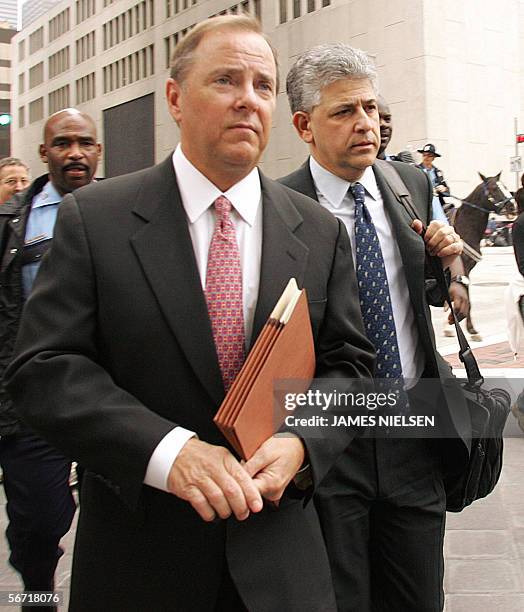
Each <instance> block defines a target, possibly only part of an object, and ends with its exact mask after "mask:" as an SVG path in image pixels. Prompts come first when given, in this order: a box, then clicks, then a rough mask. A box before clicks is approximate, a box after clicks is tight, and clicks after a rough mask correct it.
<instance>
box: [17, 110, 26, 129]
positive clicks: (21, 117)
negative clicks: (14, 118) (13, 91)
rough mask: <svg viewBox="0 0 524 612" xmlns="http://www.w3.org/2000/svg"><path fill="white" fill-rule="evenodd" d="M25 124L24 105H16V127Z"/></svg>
mask: <svg viewBox="0 0 524 612" xmlns="http://www.w3.org/2000/svg"><path fill="white" fill-rule="evenodd" d="M24 126H25V106H19V107H18V127H19V128H23V127H24Z"/></svg>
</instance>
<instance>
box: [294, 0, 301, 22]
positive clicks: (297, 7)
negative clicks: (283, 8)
mask: <svg viewBox="0 0 524 612" xmlns="http://www.w3.org/2000/svg"><path fill="white" fill-rule="evenodd" d="M298 17H300V0H293V19H297V18H298Z"/></svg>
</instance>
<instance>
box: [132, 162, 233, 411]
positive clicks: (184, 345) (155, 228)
mask: <svg viewBox="0 0 524 612" xmlns="http://www.w3.org/2000/svg"><path fill="white" fill-rule="evenodd" d="M150 177H151V178H152V179H153V180H150V181H148V182H145V185H144V187H143V189H142V191H141V193H140V194H139V196H138V198H137V203H136V205H135V208H134V213H135V214H137V215H138V216H140V217H142V218H143V219H144V220H145V221H147V223H146V224H145V225H144V227H142V228H141V229H140V230H139V231H138V232H137V233H136V234H135V235H134V236H133V237H132V239H131V243H132V246H133V248H134V250H135V253H136V255H137V257H138V259H139V260H140V263H141V265H142V268H143V270H144V273H145V275H146V277H147V279H148V282H149V284H150V286H151V289H152V291H153V293H154V294H155V296H156V299H157V300H158V303H159V305H160V308H161V310H162V312H163V314H164V317H165V319H166V321H167V323H168V325H169V327H170V328H171V330H172V331H173V333H174V335H175V337H176V339H177V341H178V343H179V344H180V347H181V349H182V351H183V352H184V354H185V355H186V357H187V359H188V361H189V363H190V364H191V366H192V368H193V370H194V372H195V374H196V375H197V376H198V378H199V379H200V380H201V382H202V384H203V385H204V387H205V388H206V389H207V391H208V393H209V395H210V396H211V397H212V398H213V400H214V401H215V403H220V401H221V400H222V398H223V395H224V387H223V383H222V377H221V374H220V368H219V366H218V360H217V356H216V349H215V343H214V341H213V334H212V331H211V324H210V321H209V316H208V312H207V305H206V301H205V297H204V292H203V290H202V284H201V281H200V275H199V273H198V268H197V264H196V260H195V256H194V251H193V245H192V242H191V237H190V234H189V229H188V225H187V219H186V215H185V211H184V208H183V205H182V200H181V198H180V193H179V190H178V186H177V183H176V179H175V173H174V171H173V166H172V161H171V157H169V158H168V159H167V160H166V161H165V162H163V163H162V164H160V165H159V166H156V167H155V168H154V169H153V170H152V172H151V175H150ZM152 194H155V195H154V197H152ZM173 374H174V373H173Z"/></svg>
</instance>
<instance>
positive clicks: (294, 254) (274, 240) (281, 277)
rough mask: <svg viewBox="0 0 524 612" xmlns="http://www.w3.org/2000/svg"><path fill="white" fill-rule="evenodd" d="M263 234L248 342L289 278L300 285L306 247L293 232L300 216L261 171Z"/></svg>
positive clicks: (256, 332)
mask: <svg viewBox="0 0 524 612" xmlns="http://www.w3.org/2000/svg"><path fill="white" fill-rule="evenodd" d="M261 183H262V198H263V238H262V262H261V269H260V286H259V291H258V300H257V307H256V310H255V318H254V322H253V333H252V336H251V344H253V342H254V341H255V340H256V338H257V336H258V334H259V333H260V330H261V329H262V327H263V325H264V323H265V322H266V320H267V318H268V317H269V314H270V313H271V311H272V310H273V307H274V306H275V304H276V302H277V300H278V298H279V297H280V295H281V293H282V291H283V290H284V288H285V286H286V285H287V283H288V281H289V279H290V278H292V277H294V278H295V279H296V280H297V283H298V285H299V287H301V286H302V284H303V280H304V273H305V269H306V263H307V257H308V252H309V249H308V248H307V246H306V245H305V244H304V243H303V242H301V241H300V240H299V239H298V238H297V237H296V236H295V234H294V231H295V230H296V229H297V227H299V226H300V225H301V224H302V221H303V220H302V216H301V215H300V213H299V212H298V210H297V209H296V207H295V206H294V204H293V202H292V200H291V198H290V197H289V195H288V193H287V191H286V190H285V189H284V188H283V187H281V186H280V185H279V184H277V183H275V182H273V181H270V180H268V179H267V178H266V177H264V176H263V175H262V174H261Z"/></svg>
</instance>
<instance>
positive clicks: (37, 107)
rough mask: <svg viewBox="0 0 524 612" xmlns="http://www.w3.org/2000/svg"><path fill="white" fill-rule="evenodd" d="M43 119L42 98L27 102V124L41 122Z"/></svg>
mask: <svg viewBox="0 0 524 612" xmlns="http://www.w3.org/2000/svg"><path fill="white" fill-rule="evenodd" d="M43 118H44V98H37V99H36V100H33V101H32V102H29V123H34V122H35V121H41V120H42V119H43Z"/></svg>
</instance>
